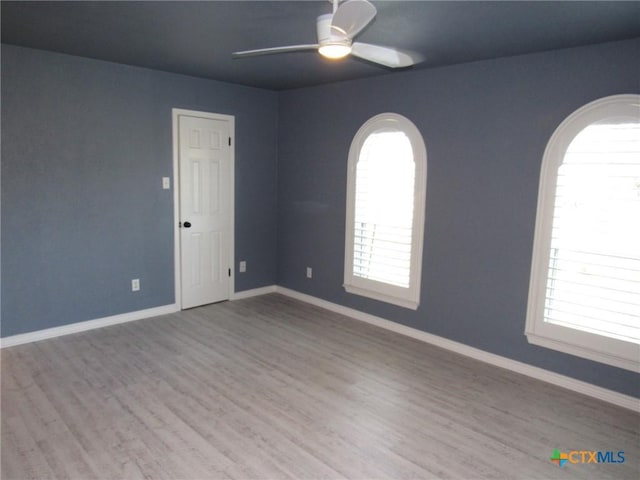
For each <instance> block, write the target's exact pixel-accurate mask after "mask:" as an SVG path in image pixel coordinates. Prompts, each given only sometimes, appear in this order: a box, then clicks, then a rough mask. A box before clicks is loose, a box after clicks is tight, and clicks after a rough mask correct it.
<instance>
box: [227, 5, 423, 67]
mask: <svg viewBox="0 0 640 480" xmlns="http://www.w3.org/2000/svg"><path fill="white" fill-rule="evenodd" d="M329 2H332V3H333V13H328V14H326V15H320V16H319V17H318V18H317V20H316V28H317V32H318V43H314V44H307V45H289V46H284V47H271V48H260V49H257V50H245V51H242V52H234V53H233V58H244V57H252V56H255V55H268V54H273V53H287V52H296V51H300V50H318V52H319V53H320V55H322V56H324V57H326V58H331V59H338V58H343V57H346V56H347V55H349V54H351V55H353V56H356V57H358V58H362V59H363V60H367V61H369V62H373V63H377V64H380V65H384V66H385V67H390V68H404V67H409V66H411V65H414V64H416V63H419V62H421V61H422V60H423V58H422V56H421V55H420V54H418V53H415V52H410V51H407V50H400V49H398V48H393V47H383V46H380V45H371V44H369V43H361V42H354V41H353V39H354V38H355V37H356V36H357V35H358V34H359V33H360V32H361V31H362V30H363V29H364V28H365V27H366V26H367V25H369V23H371V21H372V20H373V18H374V17H375V16H376V12H377V10H376V7H374V6H373V5H372V4H371V3H369V2H368V1H367V0H346V1H342V3H341V0H329Z"/></svg>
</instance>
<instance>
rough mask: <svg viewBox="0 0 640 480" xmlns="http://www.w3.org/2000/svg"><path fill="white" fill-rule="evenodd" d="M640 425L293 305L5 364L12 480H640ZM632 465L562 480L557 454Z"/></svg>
mask: <svg viewBox="0 0 640 480" xmlns="http://www.w3.org/2000/svg"><path fill="white" fill-rule="evenodd" d="M639 431H640V417H639V415H637V414H635V413H633V412H631V411H628V410H625V409H622V408H618V407H615V406H612V405H609V404H606V403H603V402H600V401H598V400H594V399H591V398H587V397H584V396H581V395H579V394H575V393H572V392H569V391H566V390H563V389H561V388H558V387H554V386H552V385H548V384H545V383H543V382H539V381H536V380H533V379H530V378H528V377H524V376H521V375H518V374H514V373H511V372H508V371H506V370H502V369H498V368H495V367H491V366H488V365H485V364H482V363H478V362H475V361H473V360H470V359H468V358H465V357H461V356H458V355H456V354H453V353H450V352H447V351H444V350H441V349H439V348H437V347H433V346H430V345H427V344H424V343H421V342H418V341H416V340H412V339H410V338H406V337H403V336H400V335H397V334H394V333H391V332H387V331H384V330H381V329H378V328H376V327H373V326H370V325H367V324H364V323H360V322H357V321H355V320H350V319H348V318H346V317H343V316H340V315H338V314H334V313H331V312H327V311H325V310H322V309H320V308H317V307H313V306H310V305H307V304H304V303H300V302H298V301H295V300H292V299H289V298H287V297H283V296H280V295H275V294H274V295H266V296H262V297H256V298H251V299H246V300H240V301H235V302H225V303H221V304H217V305H210V306H206V307H202V308H197V309H193V310H188V311H184V312H180V313H177V314H174V315H168V316H164V317H159V318H154V319H148V320H141V321H137V322H132V323H127V324H123V325H118V326H114V327H109V328H104V329H101V330H94V331H90V332H85V333H81V334H76V335H69V336H66V337H60V338H56V339H52V340H46V341H42V342H38V343H33V344H28V345H22V346H17V347H12V348H7V349H4V350H2V450H1V453H2V471H1V476H2V479H6V480H8V479H22V478H37V479H45V478H74V479H83V480H84V479H93V478H105V479H106V478H109V479H116V478H117V479H135V478H150V479H165V478H166V479H179V478H185V479H187V478H189V479H196V478H202V479H213V478H238V479H244V478H272V479H281V478H282V479H289V478H291V479H304V478H352V479H374V478H394V479H405V478H412V479H417V478H420V479H422V478H465V479H475V478H509V479H513V478H559V479H563V480H564V479H576V478H580V479H584V478H594V479H609V478H611V479H613V478H633V479H637V478H640V476H639V473H640V472H639V468H640V464H639V455H640V440H639V439H640V434H639ZM554 448H558V449H560V450H561V451H565V452H566V451H569V450H607V451H608V450H614V451H618V450H623V451H624V452H625V458H626V461H625V463H623V464H585V465H582V464H577V465H570V464H569V465H567V466H565V467H563V468H562V469H560V468H559V467H558V466H557V465H555V464H553V463H552V462H551V461H550V460H549V457H550V456H551V454H552V452H553V449H554Z"/></svg>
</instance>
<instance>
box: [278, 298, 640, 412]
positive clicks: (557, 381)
mask: <svg viewBox="0 0 640 480" xmlns="http://www.w3.org/2000/svg"><path fill="white" fill-rule="evenodd" d="M276 292H277V293H280V294H282V295H286V296H288V297H291V298H295V299H297V300H300V301H303V302H306V303H310V304H312V305H315V306H318V307H321V308H325V309H327V310H330V311H332V312H336V313H339V314H342V315H345V316H347V317H350V318H353V319H355V320H360V321H362V322H366V323H369V324H371V325H375V326H377V327H381V328H384V329H386V330H390V331H392V332H395V333H399V334H401V335H406V336H408V337H411V338H414V339H416V340H420V341H423V342H425V343H429V344H431V345H435V346H437V347H441V348H444V349H447V350H450V351H452V352H455V353H459V354H460V355H464V356H465V357H470V358H473V359H475V360H479V361H481V362H485V363H488V364H490V365H493V366H496V367H500V368H505V369H507V370H511V371H512V372H516V373H520V374H522V375H526V376H528V377H531V378H535V379H536V380H542V381H543V382H547V383H550V384H553V385H557V386H559V387H562V388H566V389H567V390H572V391H574V392H577V393H581V394H583V395H587V396H589V397H593V398H597V399H599V400H603V401H605V402H608V403H612V404H614V405H618V406H619V407H623V408H627V409H629V410H633V411H636V412H640V399H638V398H635V397H631V396H629V395H624V394H622V393H618V392H614V391H612V390H608V389H606V388H602V387H598V386H596V385H593V384H591V383H587V382H583V381H580V380H576V379H575V378H571V377H567V376H565V375H561V374H559V373H555V372H551V371H549V370H545V369H543V368H539V367H534V366H532V365H528V364H526V363H522V362H518V361H517V360H512V359H510V358H506V357H502V356H500V355H495V354H493V353H489V352H485V351H484V350H480V349H478V348H474V347H470V346H468V345H465V344H463V343H459V342H455V341H453V340H449V339H446V338H443V337H440V336H438V335H433V334H431V333H427V332H423V331H422V330H418V329H415V328H412V327H407V326H406V325H401V324H399V323H396V322H392V321H390V320H386V319H384V318H380V317H376V316H374V315H370V314H368V313H364V312H361V311H359V310H354V309H352V308H349V307H344V306H342V305H338V304H335V303H332V302H329V301H326V300H322V299H320V298H317V297H313V296H311V295H307V294H304V293H300V292H297V291H295V290H290V289H288V288H284V287H277V288H276Z"/></svg>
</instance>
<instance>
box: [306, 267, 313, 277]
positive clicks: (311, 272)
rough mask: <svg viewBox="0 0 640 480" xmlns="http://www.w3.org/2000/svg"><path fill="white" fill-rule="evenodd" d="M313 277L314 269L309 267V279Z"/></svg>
mask: <svg viewBox="0 0 640 480" xmlns="http://www.w3.org/2000/svg"><path fill="white" fill-rule="evenodd" d="M311 277H313V268H311V267H307V278H311Z"/></svg>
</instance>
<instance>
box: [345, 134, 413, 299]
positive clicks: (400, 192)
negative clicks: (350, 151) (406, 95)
mask: <svg viewBox="0 0 640 480" xmlns="http://www.w3.org/2000/svg"><path fill="white" fill-rule="evenodd" d="M414 175H415V164H414V161H413V150H412V148H411V142H410V141H409V139H408V138H407V136H406V135H405V134H404V133H402V132H378V133H374V134H372V135H369V137H367V139H366V140H365V142H364V144H363V146H362V150H361V151H360V155H359V160H358V164H357V174H356V204H355V222H354V235H353V274H354V275H355V276H357V277H361V278H366V279H370V280H376V281H379V282H384V283H388V284H391V285H396V286H399V287H405V288H407V287H409V282H410V272H411V243H412V225H413V203H414V195H413V191H414Z"/></svg>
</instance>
